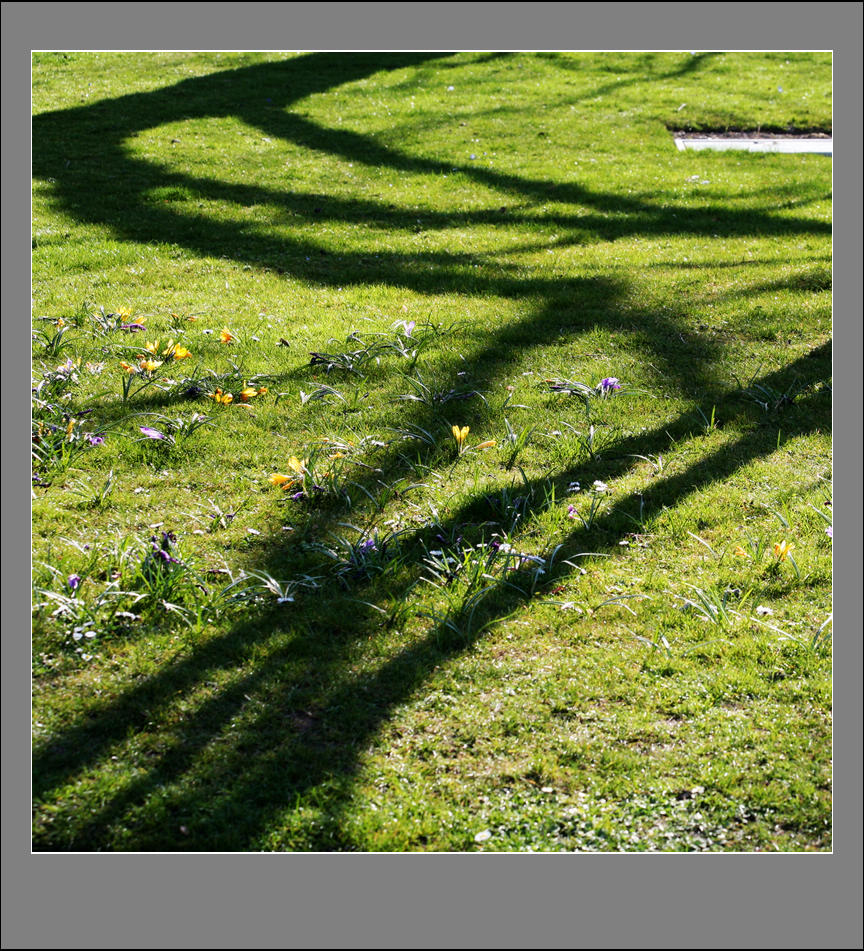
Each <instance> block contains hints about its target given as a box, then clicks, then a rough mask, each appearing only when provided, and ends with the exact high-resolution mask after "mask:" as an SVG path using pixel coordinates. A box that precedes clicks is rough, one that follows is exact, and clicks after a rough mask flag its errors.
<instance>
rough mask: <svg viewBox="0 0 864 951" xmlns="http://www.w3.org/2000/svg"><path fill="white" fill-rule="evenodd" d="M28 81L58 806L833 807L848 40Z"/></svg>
mask: <svg viewBox="0 0 864 951" xmlns="http://www.w3.org/2000/svg"><path fill="white" fill-rule="evenodd" d="M33 109H34V119H33V169H34V185H33V236H32V237H33V258H32V260H33V316H34V320H33V343H34V350H33V381H34V383H33V385H34V398H33V448H34V468H33V472H34V479H33V502H32V511H33V535H34V556H33V585H34V596H33V603H34V620H33V660H34V675H33V676H34V679H33V718H34V738H35V739H34V754H33V756H34V759H33V764H34V775H33V796H34V832H33V836H34V848H35V849H37V850H51V851H64V850H77V851H96V850H134V851H141V850H144V851H173V850H189V851H245V850H268V851H269V850H304V851H305V850H314V851H379V850H384V851H421V850H436V851H474V850H478V851H479V850H482V851H527V850H533V851H574V850H577V851H578V850H583V851H643V850H661V851H756V850H785V851H825V850H830V849H831V625H830V615H831V537H830V526H831V521H832V516H831V383H830V374H831V345H830V338H831V193H830V188H831V161H830V159H828V158H825V157H823V156H816V155H766V154H747V153H741V152H727V153H706V152H698V153H697V152H693V153H690V152H678V151H676V149H675V147H674V143H673V141H672V137H671V134H670V130H671V129H682V128H687V129H693V130H703V131H704V130H722V129H745V130H749V129H757V128H761V129H762V130H773V131H782V130H787V129H794V130H814V129H815V130H821V131H830V129H831V58H830V54H823V53H818V54H810V53H788V54H783V53H764V54H757V53H736V54H722V53H699V54H696V55H692V54H689V53H663V54H637V53H620V54H602V53H561V54H557V53H555V54H553V53H534V54H509V53H508V54H503V53H480V54H478V53H457V54H430V53H418V54H397V53H393V54H371V53H363V54H323V53H314V54H303V55H295V54H233V53H155V54H139V53H124V54H119V53H43V54H35V55H34V60H33ZM609 380H612V381H613V382H608V381H609ZM603 381H607V382H606V383H605V385H604V382H603ZM616 387H618V388H616ZM465 427H467V428H468V431H467V432H465Z"/></svg>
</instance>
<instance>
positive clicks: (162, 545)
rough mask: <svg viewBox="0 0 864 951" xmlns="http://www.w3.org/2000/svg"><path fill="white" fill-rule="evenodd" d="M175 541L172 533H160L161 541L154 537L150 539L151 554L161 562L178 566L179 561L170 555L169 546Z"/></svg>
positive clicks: (175, 537)
mask: <svg viewBox="0 0 864 951" xmlns="http://www.w3.org/2000/svg"><path fill="white" fill-rule="evenodd" d="M176 541H177V536H176V535H175V534H174V533H173V532H162V539H161V541H157V539H156V536H155V535H153V536H152V537H151V538H150V544H151V545H152V546H153V554H154V555H155V556H156V557H157V558H161V559H162V561H164V562H168V563H170V564H173V565H179V564H180V560H179V559H178V558H175V557H174V556H173V555H172V554H171V551H170V549H171V546H172V545H173V544H174V543H175V542H176Z"/></svg>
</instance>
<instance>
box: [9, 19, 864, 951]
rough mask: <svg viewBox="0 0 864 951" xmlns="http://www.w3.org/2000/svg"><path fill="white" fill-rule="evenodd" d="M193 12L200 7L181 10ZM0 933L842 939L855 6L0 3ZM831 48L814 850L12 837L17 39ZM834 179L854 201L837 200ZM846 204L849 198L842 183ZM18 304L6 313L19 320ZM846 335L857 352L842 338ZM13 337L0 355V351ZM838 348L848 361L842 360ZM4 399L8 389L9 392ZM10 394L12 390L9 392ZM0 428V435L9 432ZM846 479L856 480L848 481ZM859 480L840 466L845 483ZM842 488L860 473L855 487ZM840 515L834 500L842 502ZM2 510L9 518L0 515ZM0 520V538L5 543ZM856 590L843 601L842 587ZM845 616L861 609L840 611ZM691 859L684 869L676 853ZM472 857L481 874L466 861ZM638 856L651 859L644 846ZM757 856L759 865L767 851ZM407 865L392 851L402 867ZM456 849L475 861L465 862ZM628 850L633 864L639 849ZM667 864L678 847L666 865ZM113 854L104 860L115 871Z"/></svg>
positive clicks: (24, 193) (854, 751)
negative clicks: (97, 847) (830, 370)
mask: <svg viewBox="0 0 864 951" xmlns="http://www.w3.org/2000/svg"><path fill="white" fill-rule="evenodd" d="M202 14H205V15H202ZM3 21H4V22H3V25H4V27H5V29H4V33H3V106H4V109H3V121H4V132H5V135H4V152H3V208H4V215H3V252H4V253H3V259H2V261H3V265H2V269H3V277H4V282H3V304H4V308H3V313H4V315H6V321H5V322H6V323H7V325H8V326H7V328H6V330H7V334H6V339H5V340H4V343H5V344H6V347H5V352H6V356H7V362H6V364H5V365H4V369H5V370H6V372H5V373H4V378H3V384H4V386H3V388H4V396H7V397H8V398H9V399H10V402H9V403H6V404H4V414H3V415H4V423H7V424H8V425H9V426H10V427H11V432H12V435H13V438H12V440H11V441H10V440H9V439H7V440H6V445H7V447H8V446H9V445H10V442H11V445H12V447H13V449H14V450H15V451H13V452H12V453H10V454H7V455H6V458H5V459H4V468H8V469H9V472H8V474H9V475H10V478H11V479H12V491H11V493H10V494H8V495H7V494H6V493H4V495H3V515H4V527H5V528H6V531H7V540H6V544H5V545H4V546H3V548H2V552H3V562H4V563H3V573H2V579H3V581H2V587H3V593H4V595H8V597H5V598H4V602H3V620H4V622H6V623H4V635H5V636H4V638H3V656H4V687H6V690H5V691H4V713H5V714H6V716H5V717H4V733H3V736H4V746H3V752H4V767H5V768H4V777H5V782H4V784H3V826H4V833H5V834H4V879H3V901H4V906H5V908H4V912H5V914H4V925H3V947H4V948H6V947H8V948H31V947H32V948H41V947H49V948H51V947H63V948H78V947H93V948H114V947H118V948H139V947H140V948H158V947H184V946H185V947H193V948H194V947H208V948H213V947H218V948H221V947H226V948H246V947H249V948H256V947H264V948H269V947H289V948H290V947H298V948H299V947H334V948H335V947H363V946H366V945H367V944H369V945H370V946H376V947H383V948H390V947H394V948H395V947H410V948H426V947H430V948H433V947H445V946H449V945H450V944H455V945H456V946H460V947H468V946H476V947H480V948H487V947H544V946H555V945H557V944H559V943H560V944H564V945H565V946H568V947H600V948H618V947H620V948H628V947H636V946H639V947H642V946H647V947H653V946H658V947H668V948H678V947H682V948H683V947H723V948H732V947H754V946H755V947H766V948H772V947H777V948H779V947H784V948H821V947H824V948H833V947H838V948H860V947H861V946H862V937H861V934H862V932H861V915H860V907H861V903H860V894H861V845H862V836H861V788H862V784H861V693H862V691H861V687H860V671H861V636H860V633H855V632H856V631H860V628H858V626H857V624H855V623H854V616H855V614H856V613H860V611H858V612H856V611H855V607H854V606H855V605H857V603H858V602H859V601H860V580H859V579H860V577H861V555H860V544H856V542H857V540H858V539H860V538H861V503H860V498H861V487H860V482H861V476H860V473H861V463H860V461H859V460H858V459H857V458H856V457H857V455H858V454H860V446H861V438H860V408H859V407H860V391H859V390H858V388H857V387H856V386H855V384H856V383H857V382H858V381H859V380H860V377H861V371H860V365H859V364H860V353H861V314H862V310H861V265H860V262H861V258H862V248H861V224H862V216H861V179H862V175H861V172H862V164H861V154H862V142H861V118H860V117H861V76H862V72H861V64H862V42H861V26H862V6H861V4H859V3H822V4H818V5H816V4H810V3H790V4H785V5H782V6H781V5H779V4H774V3H700V4H686V5H685V4H681V3H672V4H644V3H643V4H630V3H594V4H583V3H533V4H530V5H526V6H523V7H518V6H516V5H508V6H507V8H506V15H502V11H501V10H500V9H499V8H497V7H492V6H491V5H490V4H484V3H479V4H478V3H458V4H457V3H415V4H411V5H409V6H404V7H402V6H399V7H397V6H395V5H394V4H380V5H375V4H366V3H364V4H359V3H355V4H338V3H310V4H302V5H301V4H296V3H284V4H283V3H258V4H255V3H247V4H244V5H242V6H240V5H238V6H228V5H222V4H220V5H217V6H216V7H214V8H210V7H203V6H202V5H200V4H184V3H171V4H168V3H126V4H122V5H117V6H113V5H112V6H106V5H104V4H99V5H98V6H97V5H96V4H86V3H82V4H63V5H57V4H52V3H4V4H3ZM274 37H279V38H282V37H284V44H283V45H284V46H285V47H288V46H291V47H297V48H304V49H322V50H324V49H346V50H347V49H351V50H357V49H372V50H375V49H382V50H383V49H394V50H395V49H418V48H423V49H449V48H452V47H454V46H457V47H458V48H460V49H502V50H503V49H536V50H543V49H562V48H567V49H601V50H602V49H609V50H612V49H616V50H617V49H657V50H661V49H690V48H696V49H699V48H702V49H705V48H711V49H742V48H748V49H824V50H833V51H834V64H835V100H834V102H835V107H834V108H835V118H836V125H837V137H838V143H839V148H838V155H836V156H835V157H834V176H835V179H836V181H837V182H838V184H839V185H840V188H841V195H842V200H841V201H840V202H838V203H837V206H836V208H835V223H834V233H835V242H834V253H835V256H834V268H835V278H836V281H835V304H834V314H835V334H836V335H837V336H838V337H839V338H840V341H841V343H842V346H840V347H838V348H837V349H836V351H835V361H836V366H837V370H838V372H837V373H835V379H836V380H837V387H836V390H835V425H836V426H837V427H838V428H839V430H840V432H841V433H843V434H844V435H853V432H852V428H853V426H855V425H856V424H857V425H858V426H859V432H858V434H857V438H854V435H853V438H851V439H838V440H835V447H836V448H835V454H836V462H837V464H838V470H839V473H840V475H839V476H838V477H837V479H836V485H835V510H836V511H838V512H840V513H843V514H842V519H841V530H840V532H839V533H838V538H837V540H836V542H835V545H836V548H835V552H836V555H835V566H836V567H835V591H836V597H835V600H836V617H835V625H834V630H835V632H836V633H835V644H834V649H835V655H836V665H835V669H836V675H835V697H836V699H835V713H836V727H835V748H836V752H837V754H838V755H837V757H836V760H837V762H836V774H835V842H836V844H835V851H834V853H833V854H832V855H811V856H807V855H798V854H796V855H785V856H775V857H773V859H772V858H769V857H768V856H767V855H766V856H743V855H742V856H734V855H731V856H730V855H714V856H710V857H708V856H699V857H697V856H686V857H684V856H672V855H656V856H653V857H652V858H649V857H647V856H629V855H628V856H624V855H611V856H610V855H603V856H584V855H576V856H551V855H550V856H522V857H520V858H518V859H517V858H516V857H513V858H511V859H510V860H509V861H508V859H507V858H506V857H504V856H495V857H494V858H493V857H492V856H487V857H485V858H483V857H480V856H474V855H466V856H464V857H462V856H436V857H431V856H429V857H423V858H421V857H420V856H412V855H394V856H388V855H365V856H361V855H338V856H337V855H332V856H331V855H261V856H259V855H226V856H213V855H204V856H202V855H197V856H195V855H176V856H174V855H171V856H163V855H111V856H100V855H68V856H67V855H62V856H60V855H33V854H31V852H30V817H29V810H28V805H29V803H28V799H29V789H30V769H29V765H30V738H29V681H28V678H27V677H26V676H25V674H24V671H25V670H26V669H27V665H28V664H29V650H28V637H27V632H28V631H29V603H28V598H27V595H26V594H25V590H26V589H27V588H28V585H27V584H26V582H27V579H28V568H27V563H26V561H25V559H24V558H22V557H20V556H18V555H17V554H16V553H17V548H16V547H15V546H17V544H19V543H20V544H23V539H24V537H25V536H26V535H27V534H28V533H29V519H28V517H27V513H28V508H27V504H26V502H25V500H24V498H25V497H24V493H25V491H26V489H25V488H24V487H25V486H26V485H29V479H28V475H27V474H26V473H25V470H24V464H23V463H24V458H25V453H24V452H23V449H22V451H20V452H19V451H18V449H17V447H18V446H19V445H21V446H23V444H24V441H25V439H28V442H29V437H27V436H25V434H24V431H25V427H26V425H27V416H28V413H27V410H26V409H25V408H24V401H23V400H24V397H23V394H24V393H25V392H26V391H27V389H28V388H29V377H28V378H27V379H26V380H25V378H24V373H25V371H26V369H27V365H26V362H25V361H23V360H14V359H12V360H10V359H9V356H10V354H14V353H17V352H18V351H19V349H20V350H22V351H23V349H24V348H25V347H29V330H28V329H27V328H28V327H29V322H26V321H24V320H23V314H24V313H25V312H27V311H28V310H29V292H30V289H29V286H28V283H27V281H26V278H25V275H26V274H27V264H28V262H29V249H28V246H27V245H26V244H25V240H24V236H25V235H26V234H28V232H29V213H30V205H29V193H28V190H27V189H26V187H25V186H24V181H25V180H26V179H28V178H29V174H30V168H29V163H30V149H29V123H30V108H29V105H30V97H29V82H30V51H31V50H32V49H111V48H114V49H132V48H138V49H142V50H143V49H160V48H165V46H166V42H167V43H168V44H170V46H171V48H175V49H226V48H227V49H270V48H272V44H273V39H274ZM852 196H854V197H852ZM855 199H857V200H855ZM18 314H21V315H22V317H21V319H20V320H19V319H18V317H17V315H18ZM856 344H857V346H856ZM10 348H11V349H10ZM853 361H855V362H854V364H853ZM19 399H20V402H19ZM10 407H11V408H10ZM7 434H8V431H7ZM853 473H854V474H855V475H853ZM856 476H857V478H856ZM856 486H858V488H857V489H856ZM847 513H854V514H852V515H849V514H847ZM10 526H11V528H10ZM10 538H11V541H12V544H10V543H9V539H10ZM856 596H857V597H856ZM858 623H859V624H860V620H859V622H858ZM697 861H699V862H700V864H699V866H698V868H697V867H696V864H695V863H696V862H697ZM478 862H483V863H484V864H483V866H482V868H481V867H480V866H479V865H477V864H476V863H478ZM647 862H651V865H650V866H649V865H647V864H644V863H647ZM769 862H770V863H771V865H770V867H769V866H768V865H767V864H766V863H769ZM408 863H411V866H410V868H409V867H408ZM467 863H474V864H475V867H474V868H470V866H469V865H468V864H467ZM637 863H643V864H637ZM684 863H686V865H685V864H684ZM121 866H122V867H121Z"/></svg>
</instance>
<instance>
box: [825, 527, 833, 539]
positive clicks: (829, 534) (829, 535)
mask: <svg viewBox="0 0 864 951" xmlns="http://www.w3.org/2000/svg"><path fill="white" fill-rule="evenodd" d="M825 534H826V535H827V536H828V537H829V538H833V537H834V526H833V525H829V526H828V528H826V529H825Z"/></svg>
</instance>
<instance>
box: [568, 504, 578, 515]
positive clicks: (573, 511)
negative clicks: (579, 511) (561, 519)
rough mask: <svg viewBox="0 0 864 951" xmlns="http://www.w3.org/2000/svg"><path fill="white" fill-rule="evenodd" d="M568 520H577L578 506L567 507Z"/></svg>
mask: <svg viewBox="0 0 864 951" xmlns="http://www.w3.org/2000/svg"><path fill="white" fill-rule="evenodd" d="M567 518H576V506H575V505H568V506H567Z"/></svg>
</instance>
